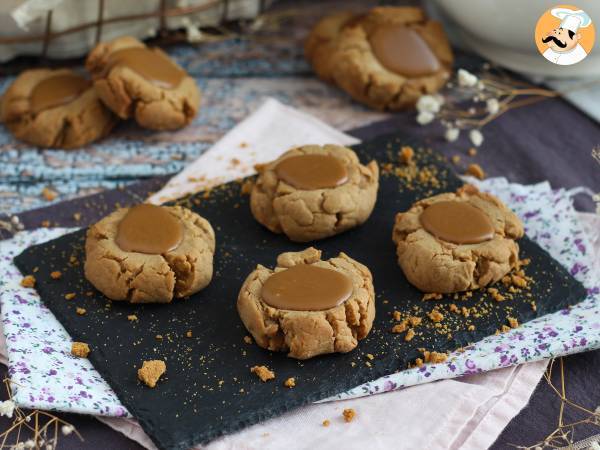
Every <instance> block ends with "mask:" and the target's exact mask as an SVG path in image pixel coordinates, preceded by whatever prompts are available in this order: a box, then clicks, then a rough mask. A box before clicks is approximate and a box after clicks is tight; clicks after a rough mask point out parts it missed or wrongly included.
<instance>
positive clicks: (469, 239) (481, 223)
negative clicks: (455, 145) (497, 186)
mask: <svg viewBox="0 0 600 450" xmlns="http://www.w3.org/2000/svg"><path fill="white" fill-rule="evenodd" d="M523 234H524V231H523V224H522V223H521V221H520V220H519V218H518V217H517V216H516V214H515V213H513V212H512V211H511V210H510V209H508V208H507V207H506V206H505V205H504V204H503V203H502V202H501V201H500V200H499V199H498V198H496V197H494V196H493V195H490V194H486V193H483V192H479V191H478V190H477V188H475V187H474V186H471V185H466V186H464V187H462V188H460V189H459V190H457V191H456V193H444V194H439V195H435V196H433V197H429V198H426V199H423V200H419V201H418V202H416V203H415V204H414V205H413V206H412V207H411V208H410V209H409V210H408V211H406V212H403V213H398V214H397V215H396V223H395V224H394V231H393V235H392V238H393V241H394V242H395V243H396V246H397V255H398V263H399V264H400V267H402V270H403V271H404V274H405V275H406V278H407V279H408V281H410V282H411V283H412V284H413V285H415V286H416V287H417V288H419V289H420V290H421V291H423V292H435V293H450V292H459V291H464V290H468V289H477V288H480V287H483V286H486V285H488V284H491V283H495V282H497V281H499V280H500V279H501V278H502V277H503V276H505V275H506V274H507V273H508V272H509V271H510V270H511V269H513V268H515V267H517V265H518V264H519V245H518V244H517V243H516V242H515V239H519V238H521V237H523Z"/></svg>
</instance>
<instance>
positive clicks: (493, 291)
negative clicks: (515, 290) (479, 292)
mask: <svg viewBox="0 0 600 450" xmlns="http://www.w3.org/2000/svg"><path fill="white" fill-rule="evenodd" d="M487 291H488V292H489V293H490V295H491V296H492V298H493V299H494V300H496V301H497V302H503V301H504V300H506V297H504V295H502V294H501V293H500V292H498V289H496V288H488V290H487Z"/></svg>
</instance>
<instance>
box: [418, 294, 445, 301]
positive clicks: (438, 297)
mask: <svg viewBox="0 0 600 450" xmlns="http://www.w3.org/2000/svg"><path fill="white" fill-rule="evenodd" d="M441 299H442V294H438V293H436V292H430V293H428V294H423V299H422V300H441Z"/></svg>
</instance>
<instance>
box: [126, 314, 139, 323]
mask: <svg viewBox="0 0 600 450" xmlns="http://www.w3.org/2000/svg"><path fill="white" fill-rule="evenodd" d="M127 320H129V321H130V322H135V321H136V320H138V317H137V316H136V315H135V314H129V315H128V316H127Z"/></svg>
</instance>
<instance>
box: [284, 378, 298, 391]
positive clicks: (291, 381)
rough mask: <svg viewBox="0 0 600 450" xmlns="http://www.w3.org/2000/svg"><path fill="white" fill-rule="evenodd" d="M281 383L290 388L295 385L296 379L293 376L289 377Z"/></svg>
mask: <svg viewBox="0 0 600 450" xmlns="http://www.w3.org/2000/svg"><path fill="white" fill-rule="evenodd" d="M283 385H284V386H285V387H286V388H290V389H291V388H293V387H295V386H296V379H295V378H294V377H289V378H288V379H287V380H285V381H284V382H283Z"/></svg>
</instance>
